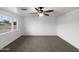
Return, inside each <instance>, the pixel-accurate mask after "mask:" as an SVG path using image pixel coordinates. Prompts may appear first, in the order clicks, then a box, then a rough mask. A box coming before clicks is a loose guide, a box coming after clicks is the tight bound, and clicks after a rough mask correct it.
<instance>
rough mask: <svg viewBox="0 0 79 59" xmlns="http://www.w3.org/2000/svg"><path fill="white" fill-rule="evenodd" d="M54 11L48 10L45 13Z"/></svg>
mask: <svg viewBox="0 0 79 59" xmlns="http://www.w3.org/2000/svg"><path fill="white" fill-rule="evenodd" d="M53 11H54V10H46V11H44V12H53Z"/></svg>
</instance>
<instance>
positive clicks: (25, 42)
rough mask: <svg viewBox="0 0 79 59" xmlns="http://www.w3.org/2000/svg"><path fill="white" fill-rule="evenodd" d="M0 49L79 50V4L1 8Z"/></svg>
mask: <svg viewBox="0 0 79 59" xmlns="http://www.w3.org/2000/svg"><path fill="white" fill-rule="evenodd" d="M0 52H79V7H0Z"/></svg>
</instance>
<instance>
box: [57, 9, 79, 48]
mask: <svg viewBox="0 0 79 59" xmlns="http://www.w3.org/2000/svg"><path fill="white" fill-rule="evenodd" d="M57 32H58V33H57V34H58V36H60V37H61V38H63V39H64V40H66V41H67V42H69V43H70V44H72V45H73V46H75V47H76V48H78V49H79V9H77V10H74V11H71V12H69V13H67V14H65V15H62V16H61V17H59V18H58V28H57Z"/></svg>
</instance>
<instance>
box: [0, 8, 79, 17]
mask: <svg viewBox="0 0 79 59" xmlns="http://www.w3.org/2000/svg"><path fill="white" fill-rule="evenodd" d="M21 8H26V9H27V10H26V11H22V10H21ZM78 8H79V7H45V8H44V10H50V9H53V10H54V12H51V13H50V16H54V15H55V16H60V15H63V14H65V13H68V12H70V11H72V10H75V9H78ZM0 9H1V10H5V11H10V12H12V13H15V14H18V15H20V16H36V15H35V14H29V13H33V12H36V10H35V9H34V7H0Z"/></svg>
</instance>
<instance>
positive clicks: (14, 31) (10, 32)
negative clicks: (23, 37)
mask: <svg viewBox="0 0 79 59" xmlns="http://www.w3.org/2000/svg"><path fill="white" fill-rule="evenodd" d="M15 31H17V30H11V31H9V32H4V33H0V35H5V34H8V33H12V32H15Z"/></svg>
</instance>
